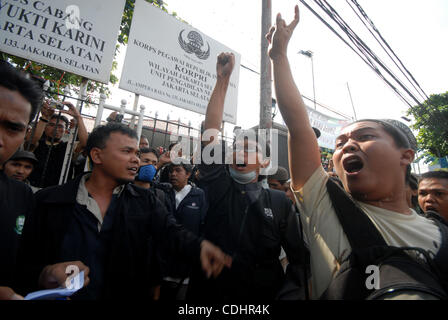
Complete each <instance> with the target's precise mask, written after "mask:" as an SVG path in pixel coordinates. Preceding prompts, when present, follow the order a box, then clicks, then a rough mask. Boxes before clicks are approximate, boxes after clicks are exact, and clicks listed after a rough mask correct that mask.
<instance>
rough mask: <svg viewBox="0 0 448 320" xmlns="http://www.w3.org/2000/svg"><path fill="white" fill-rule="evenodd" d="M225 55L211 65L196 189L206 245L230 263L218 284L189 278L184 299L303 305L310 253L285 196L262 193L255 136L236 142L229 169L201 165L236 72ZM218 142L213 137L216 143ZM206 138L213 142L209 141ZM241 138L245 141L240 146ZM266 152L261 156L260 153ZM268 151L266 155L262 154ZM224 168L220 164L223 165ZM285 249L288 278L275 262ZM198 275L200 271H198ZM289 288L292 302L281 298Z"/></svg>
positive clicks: (231, 58) (258, 143)
mask: <svg viewBox="0 0 448 320" xmlns="http://www.w3.org/2000/svg"><path fill="white" fill-rule="evenodd" d="M234 59H235V58H234V56H233V54H231V53H221V54H220V55H219V56H218V61H217V66H216V68H217V82H216V86H215V88H214V91H213V93H212V96H211V98H210V102H209V105H208V108H207V113H206V118H205V124H204V130H205V131H204V134H203V136H202V140H203V152H202V163H201V164H199V173H200V176H199V183H198V186H199V187H200V188H202V189H203V190H204V191H205V194H206V198H207V201H208V203H209V210H208V211H207V215H206V220H205V225H204V228H203V230H204V237H205V238H206V239H210V240H211V241H213V242H215V243H216V244H217V245H219V246H220V247H221V248H222V250H223V251H224V252H226V253H227V254H228V255H231V256H232V258H233V262H232V267H231V268H230V269H228V270H225V271H223V273H222V274H221V275H220V276H219V277H218V278H216V279H213V280H206V279H204V278H203V277H201V276H200V274H199V273H198V272H194V273H193V275H192V276H191V278H190V288H189V291H188V293H187V299H193V300H198V301H202V302H203V301H208V302H218V301H219V302H223V301H228V300H234V299H249V298H250V299H253V300H254V301H260V300H262V299H264V300H267V299H274V298H276V297H280V298H285V299H287V298H289V299H300V298H304V296H305V290H304V283H305V281H304V276H303V268H304V266H306V265H307V263H308V259H309V258H308V251H307V249H306V248H305V246H304V245H303V242H302V241H301V240H300V233H299V227H298V221H297V216H296V214H295V212H294V209H293V206H292V203H291V201H290V200H289V199H287V198H286V196H285V193H284V192H281V191H277V190H266V189H264V188H263V187H262V184H261V181H259V180H261V177H260V170H261V169H262V168H265V167H267V165H268V164H269V160H266V159H265V158H264V157H263V154H265V153H264V152H263V151H265V150H263V147H265V146H266V144H264V143H262V141H260V139H258V138H257V136H256V134H255V133H254V132H248V131H243V132H240V133H239V134H237V139H236V141H235V142H234V144H233V152H232V153H231V155H232V159H231V160H232V161H226V162H228V163H229V162H230V163H231V164H230V165H226V164H224V163H223V162H224V161H222V162H220V161H219V160H220V157H213V159H215V160H214V162H213V163H212V164H206V163H210V162H209V161H207V159H206V157H207V154H208V153H207V150H210V147H212V146H214V147H215V148H214V150H215V152H219V151H220V150H222V146H220V145H215V144H216V142H217V140H218V139H217V134H216V133H217V132H219V128H220V126H221V123H222V115H223V109H224V100H225V96H226V92H227V88H228V85H229V82H230V76H231V73H232V70H233V66H234V61H235V60H234ZM215 134H216V135H215ZM210 135H211V136H212V139H210V140H211V141H206V140H208V138H207V137H209V136H210ZM241 137H243V138H241ZM266 149H267V148H266ZM266 151H268V150H266ZM221 160H222V158H221ZM281 247H283V248H284V250H285V252H286V254H287V257H288V260H289V262H290V263H289V266H288V268H287V270H286V274H285V272H284V271H283V268H282V266H281V264H280V261H279V259H278V257H279V254H280V250H281ZM196 270H198V271H199V268H196ZM285 286H288V287H289V288H290V289H292V290H289V292H290V293H292V294H291V295H288V296H285V295H282V294H281V292H284V291H282V289H284V288H285Z"/></svg>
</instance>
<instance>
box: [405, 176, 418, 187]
mask: <svg viewBox="0 0 448 320" xmlns="http://www.w3.org/2000/svg"><path fill="white" fill-rule="evenodd" d="M407 183H408V185H409V187H410V188H411V189H412V190H418V184H419V179H418V177H417V175H415V174H413V173H411V174H410V175H409V179H408V181H407Z"/></svg>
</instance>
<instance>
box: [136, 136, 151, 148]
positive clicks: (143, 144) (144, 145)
mask: <svg viewBox="0 0 448 320" xmlns="http://www.w3.org/2000/svg"><path fill="white" fill-rule="evenodd" d="M138 147H139V148H140V149H143V148H149V140H148V138H146V137H145V136H144V135H141V136H140V142H139V145H138Z"/></svg>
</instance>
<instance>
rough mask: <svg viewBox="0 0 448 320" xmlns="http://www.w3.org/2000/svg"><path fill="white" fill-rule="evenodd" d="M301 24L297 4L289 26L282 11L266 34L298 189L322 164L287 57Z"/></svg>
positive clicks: (294, 187) (279, 105)
mask: <svg viewBox="0 0 448 320" xmlns="http://www.w3.org/2000/svg"><path fill="white" fill-rule="evenodd" d="M298 23H299V8H298V6H296V7H295V17H294V20H293V21H292V22H291V23H290V24H289V25H287V24H286V22H285V20H283V19H282V17H281V15H280V13H279V14H278V15H277V19H276V25H275V26H273V27H272V28H271V30H270V31H269V33H268V34H267V35H266V38H267V39H268V41H269V43H270V48H269V51H268V54H269V57H270V58H271V60H272V64H273V70H274V88H275V93H276V97H277V103H278V107H279V109H280V112H281V114H282V117H283V119H284V121H285V123H286V126H287V127H288V130H289V137H288V145H289V153H288V154H289V167H290V172H291V186H292V188H293V189H294V190H298V189H299V188H301V187H302V186H303V185H304V184H305V182H306V181H307V180H308V179H309V178H310V177H311V175H312V174H313V172H314V171H315V170H316V169H317V168H318V167H319V166H320V165H321V163H320V152H319V146H318V144H317V139H316V136H315V134H314V131H313V129H312V127H311V124H310V121H309V118H308V113H307V111H306V107H305V104H304V102H303V100H302V97H301V95H300V92H299V90H298V89H297V87H296V85H295V83H294V79H293V76H292V73H291V67H290V65H289V61H288V57H287V48H288V43H289V40H290V39H291V36H292V33H293V31H294V29H295V27H296V26H297V24H298Z"/></svg>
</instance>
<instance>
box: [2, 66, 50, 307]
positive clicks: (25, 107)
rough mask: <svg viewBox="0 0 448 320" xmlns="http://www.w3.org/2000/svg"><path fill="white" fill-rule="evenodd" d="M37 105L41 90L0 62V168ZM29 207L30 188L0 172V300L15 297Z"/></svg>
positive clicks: (30, 205)
mask: <svg viewBox="0 0 448 320" xmlns="http://www.w3.org/2000/svg"><path fill="white" fill-rule="evenodd" d="M40 103H42V90H41V89H40V88H39V87H38V85H37V84H36V83H34V82H33V81H32V80H30V79H27V78H26V77H25V75H24V74H21V73H19V72H18V71H17V70H15V69H14V68H13V67H11V66H10V65H8V64H7V63H6V62H3V61H0V166H1V165H3V164H4V163H5V162H6V161H8V159H9V158H10V157H11V156H12V155H13V154H14V152H16V150H17V149H18V148H19V147H20V145H21V144H22V143H23V139H24V137H25V133H26V129H27V126H28V124H29V123H30V122H31V120H32V119H33V118H34V115H35V114H36V110H37V108H38V106H39V104H40ZM32 205H33V194H32V191H31V189H30V188H29V187H28V186H27V185H26V184H24V183H22V182H19V181H15V180H13V179H10V178H8V177H7V176H6V175H5V174H4V172H3V171H0V300H3V299H13V298H17V297H18V296H17V295H16V294H15V293H14V291H13V290H12V289H11V288H9V287H10V286H11V285H12V278H13V270H14V268H15V262H16V254H17V248H18V246H19V241H20V237H21V234H22V227H23V223H24V221H25V219H26V217H27V215H28V213H29V212H30V211H31V210H32ZM6 286H8V287H6Z"/></svg>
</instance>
